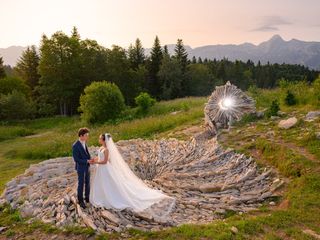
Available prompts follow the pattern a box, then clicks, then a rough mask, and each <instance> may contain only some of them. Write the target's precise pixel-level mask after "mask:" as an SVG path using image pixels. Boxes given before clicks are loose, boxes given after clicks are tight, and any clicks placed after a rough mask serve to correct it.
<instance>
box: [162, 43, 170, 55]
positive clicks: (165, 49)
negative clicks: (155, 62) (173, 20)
mask: <svg viewBox="0 0 320 240" xmlns="http://www.w3.org/2000/svg"><path fill="white" fill-rule="evenodd" d="M163 55H166V56H169V57H170V54H169V50H168V46H167V45H164V47H163Z"/></svg>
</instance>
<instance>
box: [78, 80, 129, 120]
mask: <svg viewBox="0 0 320 240" xmlns="http://www.w3.org/2000/svg"><path fill="white" fill-rule="evenodd" d="M124 108H125V103H124V98H123V95H122V93H121V91H120V89H119V88H118V86H117V85H115V84H114V83H109V82H106V81H103V82H93V83H92V84H90V85H89V86H87V87H86V88H85V89H84V94H82V95H81V97H80V107H79V110H80V111H81V112H82V114H81V118H82V119H84V120H85V121H86V122H89V123H101V122H105V121H108V120H113V119H116V118H117V117H118V116H119V115H120V113H121V112H122V111H123V110H124Z"/></svg>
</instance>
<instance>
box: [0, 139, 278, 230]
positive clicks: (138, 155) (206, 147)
mask: <svg viewBox="0 0 320 240" xmlns="http://www.w3.org/2000/svg"><path fill="white" fill-rule="evenodd" d="M117 146H118V147H119V150H120V152H121V153H122V155H123V157H124V159H125V160H126V161H127V163H128V164H129V165H130V167H131V168H132V170H133V171H134V172H135V173H136V174H137V175H138V176H139V177H140V178H142V179H143V180H144V181H145V182H146V184H148V185H149V186H150V187H153V188H158V189H161V190H162V191H163V192H165V193H166V194H168V195H170V196H173V197H175V198H176V206H175V208H174V210H173V212H172V213H171V215H170V219H169V220H168V221H162V222H160V221H156V220H155V219H152V218H151V217H148V216H146V215H144V214H143V213H135V212H132V211H130V210H122V211H116V210H113V209H105V208H95V207H93V206H90V207H88V208H86V209H85V210H83V209H81V208H80V207H79V205H78V203H77V200H76V194H75V191H76V184H77V176H76V172H75V170H74V162H73V160H72V158H71V157H62V158H56V159H50V160H46V161H43V162H41V163H39V164H35V165H31V166H30V168H29V169H27V170H26V171H25V173H24V174H22V175H20V176H17V177H16V178H14V179H12V180H11V181H10V182H8V183H7V184H6V189H5V191H4V193H3V195H2V197H1V199H2V200H1V201H2V202H8V203H10V204H11V205H12V207H14V208H18V209H20V212H21V214H22V216H24V217H32V218H36V219H41V220H42V221H44V222H48V223H53V224H56V225H57V226H65V225H81V226H84V225H85V226H89V227H92V228H93V229H96V230H98V231H107V232H112V231H122V230H123V229H126V228H138V229H142V230H158V229H162V228H165V227H168V226H173V225H179V224H183V223H192V222H194V223H204V222H209V221H212V220H213V219H216V218H221V214H223V213H224V212H225V211H226V210H233V211H236V212H247V211H249V210H253V209H256V208H257V207H259V206H260V205H261V202H263V201H264V200H265V199H267V198H269V197H272V196H274V195H276V191H277V189H278V188H279V187H281V186H282V184H283V181H282V180H280V179H279V178H277V175H276V173H275V172H274V171H273V170H272V169H259V168H258V167H257V164H256V163H255V161H254V159H252V158H251V157H246V156H245V155H243V154H239V153H236V152H234V151H233V150H231V149H227V150H225V149H223V148H222V147H221V146H220V145H219V144H218V143H217V142H216V140H215V139H208V138H207V136H206V134H205V133H203V134H200V135H198V136H196V137H193V138H191V139H190V140H188V141H180V140H177V139H162V140H142V139H134V140H126V141H119V142H117ZM96 150H97V149H96V148H95V147H91V148H90V151H91V153H92V154H95V153H96ZM91 171H92V174H93V175H94V168H91Z"/></svg>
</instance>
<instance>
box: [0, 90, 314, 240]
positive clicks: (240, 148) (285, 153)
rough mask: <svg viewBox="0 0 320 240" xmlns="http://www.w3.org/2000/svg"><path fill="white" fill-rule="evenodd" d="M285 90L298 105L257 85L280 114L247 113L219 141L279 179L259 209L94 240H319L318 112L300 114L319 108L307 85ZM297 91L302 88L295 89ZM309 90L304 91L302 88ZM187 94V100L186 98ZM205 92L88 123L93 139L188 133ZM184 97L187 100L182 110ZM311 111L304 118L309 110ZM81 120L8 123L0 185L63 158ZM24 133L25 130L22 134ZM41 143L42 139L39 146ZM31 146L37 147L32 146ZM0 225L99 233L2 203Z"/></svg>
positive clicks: (47, 232) (14, 230)
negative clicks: (110, 121) (137, 114)
mask: <svg viewBox="0 0 320 240" xmlns="http://www.w3.org/2000/svg"><path fill="white" fill-rule="evenodd" d="M291 88H293V89H296V90H295V91H294V94H295V96H296V97H297V100H298V103H297V105H294V106H286V105H285V104H284V101H283V99H284V96H285V93H286V89H275V90H256V91H255V92H252V93H250V94H252V95H253V96H254V97H255V99H256V101H257V107H258V109H264V108H266V107H268V106H269V105H270V103H271V101H272V100H273V99H278V100H279V102H280V103H281V104H280V108H281V112H280V115H279V116H277V117H273V118H271V119H270V118H266V117H265V118H261V119H256V118H245V119H243V121H242V122H240V123H238V124H236V125H235V126H234V127H232V128H231V129H230V131H222V132H221V134H220V135H219V136H218V142H220V144H222V145H223V146H224V147H225V148H227V147H232V148H233V149H235V150H236V151H237V152H240V153H244V154H245V155H246V156H252V157H253V158H254V159H255V161H257V163H258V166H259V168H261V169H263V168H264V167H273V168H275V169H277V171H278V174H280V177H281V178H283V179H285V185H284V186H282V188H281V189H280V193H281V194H280V195H279V196H278V197H271V198H269V199H267V200H266V201H265V202H264V203H263V204H262V205H261V206H260V207H259V208H258V209H257V210H254V211H250V212H248V213H237V212H236V211H226V212H221V214H222V216H221V217H222V218H223V220H215V221H213V222H212V223H209V224H203V225H201V224H187V225H182V226H178V227H173V228H169V229H165V230H161V231H156V232H153V231H151V232H144V231H140V230H137V229H136V230H134V229H132V230H130V231H128V232H124V233H121V234H119V233H114V234H111V235H109V234H106V235H100V236H99V239H123V238H131V239H150V238H152V239H165V238H167V239H173V238H174V239H199V238H201V239H318V238H319V235H320V226H319V222H320V218H319V216H320V214H319V213H320V212H319V209H320V202H319V199H320V198H319V190H320V185H319V183H320V175H319V174H320V169H319V157H320V151H319V149H320V141H319V140H318V135H317V132H319V131H320V129H319V124H320V118H319V117H317V116H319V115H317V114H316V113H315V114H311V115H313V117H310V118H306V115H307V113H308V112H309V111H311V110H318V109H317V107H316V105H314V104H313V99H312V98H311V96H312V93H313V91H314V90H313V89H311V88H310V89H308V88H306V89H304V90H302V86H300V87H295V86H293V87H292V86H291ZM299 91H303V92H304V94H301V95H299ZM306 92H308V94H305V93H306ZM306 95H308V96H306ZM190 100H191V101H190ZM205 101H206V99H205V98H199V99H194V100H192V99H180V100H175V101H169V102H163V103H159V104H157V105H156V106H155V107H154V109H153V110H152V113H150V116H147V117H146V118H142V119H137V120H134V121H129V122H123V123H120V124H116V125H100V126H91V127H92V130H93V134H92V136H91V139H92V142H91V143H92V144H96V142H95V140H94V139H95V138H96V137H97V136H98V134H99V133H100V132H102V131H105V129H108V130H109V132H111V133H112V134H114V135H115V136H116V138H117V139H118V140H120V139H131V138H138V137H142V138H144V139H146V138H147V139H159V138H163V137H165V138H169V137H175V138H178V139H189V138H190V136H193V135H195V134H197V133H199V132H201V131H202V128H201V125H202V123H203V103H204V102H205ZM184 103H188V104H189V106H190V107H189V108H185V105H184ZM311 115H310V114H309V116H311ZM290 117H296V118H297V119H298V122H297V123H296V124H295V125H294V126H292V127H291V128H289V129H281V128H279V127H278V123H279V122H280V120H284V119H288V118H290ZM80 125H81V123H79V121H78V119H68V118H62V119H59V118H58V119H47V120H45V119H44V120H35V121H31V122H28V123H27V124H26V125H25V126H24V127H21V123H10V124H9V125H6V126H3V128H2V130H4V129H6V132H4V134H3V136H6V139H2V141H1V142H0V146H1V149H2V151H1V155H0V166H1V171H2V172H3V173H4V174H2V175H1V176H2V180H1V182H2V183H1V184H2V187H3V186H4V185H3V184H4V183H5V182H7V181H8V180H9V179H11V178H12V177H14V176H16V175H17V174H18V173H22V172H23V171H24V169H26V168H27V167H28V165H29V164H30V163H34V162H39V161H41V160H44V159H48V158H51V157H55V156H68V155H69V154H70V152H69V150H68V149H69V146H70V144H69V143H70V142H72V140H73V139H74V132H75V131H76V129H77V128H78V127H79V126H80ZM25 135H27V136H25ZM40 143H41V144H40ZM30 146H37V147H34V148H33V149H30ZM0 226H1V227H4V229H2V230H1V232H2V233H0V234H2V236H3V237H18V238H19V236H20V237H23V236H25V237H26V236H28V237H32V236H37V237H38V238H40V239H48V238H50V237H52V238H56V239H64V238H65V237H66V236H68V238H69V239H85V238H87V237H88V236H91V237H92V238H95V237H98V236H96V235H95V233H94V232H93V231H92V230H90V229H85V228H78V227H74V228H66V229H65V230H63V231H62V230H60V229H57V228H56V227H54V226H52V225H48V224H44V223H40V222H33V223H32V224H31V225H30V224H29V222H28V220H27V219H21V217H20V214H19V212H16V211H12V210H10V208H8V206H2V207H1V213H0Z"/></svg>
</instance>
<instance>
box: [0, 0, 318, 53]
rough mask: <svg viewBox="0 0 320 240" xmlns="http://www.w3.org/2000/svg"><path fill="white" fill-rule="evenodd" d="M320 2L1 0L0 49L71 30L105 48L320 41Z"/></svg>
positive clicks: (277, 0)
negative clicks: (138, 43) (271, 40)
mask: <svg viewBox="0 0 320 240" xmlns="http://www.w3.org/2000/svg"><path fill="white" fill-rule="evenodd" d="M319 10H320V1H319V0H265V1H263V0H220V1H218V0H161V1H156V0H0V29H1V36H0V48H6V47H9V46H12V45H16V46H17V45H18V46H27V45H32V44H35V45H39V43H40V39H41V36H42V34H46V35H47V36H51V34H53V33H54V32H56V31H59V30H61V31H63V32H65V33H67V34H70V32H71V30H72V27H73V26H76V27H77V28H78V31H79V33H80V35H81V37H82V38H83V39H86V38H89V39H94V40H97V41H98V43H99V44H101V45H103V46H105V47H111V46H112V45H113V44H116V45H119V46H122V47H128V46H129V44H130V43H133V42H134V41H135V39H136V38H140V40H141V41H142V44H143V46H144V47H146V48H149V47H151V46H152V44H153V41H154V38H155V36H156V35H158V37H159V39H160V42H161V44H162V45H164V44H171V43H176V41H177V39H178V38H182V39H183V42H184V44H186V45H189V46H191V47H198V46H203V45H211V44H240V43H244V42H251V43H254V44H259V43H261V42H263V41H266V40H268V39H269V38H271V37H272V36H273V35H275V34H279V35H280V36H282V38H284V39H285V40H290V39H292V38H296V39H300V40H305V41H320V15H319Z"/></svg>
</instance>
